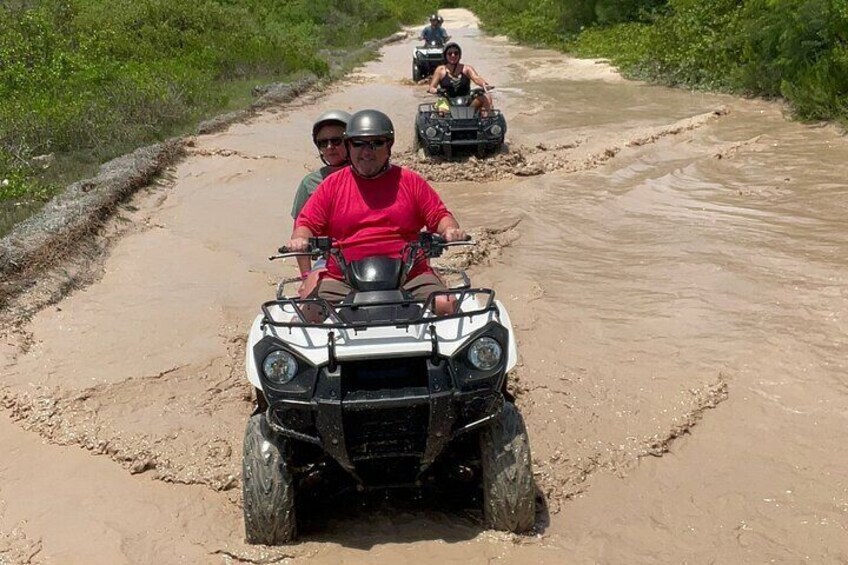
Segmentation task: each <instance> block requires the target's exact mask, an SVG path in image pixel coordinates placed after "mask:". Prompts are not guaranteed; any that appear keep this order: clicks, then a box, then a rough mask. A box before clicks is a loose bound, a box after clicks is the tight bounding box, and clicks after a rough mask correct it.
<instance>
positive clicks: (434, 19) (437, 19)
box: [430, 14, 442, 23]
mask: <svg viewBox="0 0 848 565" xmlns="http://www.w3.org/2000/svg"><path fill="white" fill-rule="evenodd" d="M441 21H442V17H441V16H440V15H439V14H431V15H430V23H432V22H439V23H441Z"/></svg>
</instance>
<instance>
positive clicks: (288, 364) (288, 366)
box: [262, 349, 297, 385]
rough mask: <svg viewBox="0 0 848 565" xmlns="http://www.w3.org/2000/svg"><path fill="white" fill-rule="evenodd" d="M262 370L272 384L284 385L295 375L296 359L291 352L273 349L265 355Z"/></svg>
mask: <svg viewBox="0 0 848 565" xmlns="http://www.w3.org/2000/svg"><path fill="white" fill-rule="evenodd" d="M262 372H263V373H265V377H267V378H268V380H270V381H271V382H273V383H274V384H281V385H284V384H286V383H287V382H289V381H291V380H292V379H293V378H294V377H295V375H297V360H296V359H295V358H294V355H292V354H291V353H288V352H286V351H283V350H281V349H275V350H273V351H271V352H270V353H268V355H266V356H265V360H264V361H263V362H262Z"/></svg>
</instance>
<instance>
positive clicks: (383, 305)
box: [262, 288, 497, 330]
mask: <svg viewBox="0 0 848 565" xmlns="http://www.w3.org/2000/svg"><path fill="white" fill-rule="evenodd" d="M440 296H445V297H454V298H456V301H457V304H458V305H460V306H461V305H462V304H464V303H465V301H466V299H467V298H472V299H476V297H477V296H485V298H486V300H485V303H484V304H483V305H482V306H479V307H478V308H476V309H473V310H466V311H457V312H455V313H453V314H445V315H443V316H437V315H436V314H434V311H435V301H436V299H437V298H438V297H440ZM274 307H276V309H277V311H278V312H282V313H283V314H284V315H285V317H286V320H281V319H278V318H279V314H278V315H277V316H278V318H275V317H274V314H273V313H272V310H271V309H272V308H274ZM490 312H497V306H496V305H495V291H494V290H492V289H490V288H463V289H459V290H440V291H436V292H434V293H433V294H431V295H430V296H429V297H428V298H427V300H423V301H422V300H414V299H410V300H386V301H382V302H371V303H368V304H335V305H334V304H330V302H328V301H327V300H325V299H323V298H281V299H277V300H270V301H268V302H265V303H263V304H262V314H263V316H264V318H263V320H262V323H263V324H267V325H270V326H274V327H276V328H304V327H306V328H322V329H335V328H337V329H354V330H366V329H368V328H375V327H387V326H394V327H399V328H403V327H408V326H413V325H418V324H428V323H432V322H436V321H440V320H450V319H455V318H471V317H473V316H480V315H485V314H489V313H490ZM293 317H294V318H295V319H292V318H293Z"/></svg>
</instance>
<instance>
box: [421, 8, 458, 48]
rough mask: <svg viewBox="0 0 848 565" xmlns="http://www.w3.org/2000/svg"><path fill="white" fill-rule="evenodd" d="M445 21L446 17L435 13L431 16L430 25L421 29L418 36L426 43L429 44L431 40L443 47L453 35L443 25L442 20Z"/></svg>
mask: <svg viewBox="0 0 848 565" xmlns="http://www.w3.org/2000/svg"><path fill="white" fill-rule="evenodd" d="M444 21H445V20H444V18H443V17H442V16H440V15H439V14H433V15H432V16H430V25H428V26H427V27H425V28H424V29H423V30H421V35H420V36H418V37H419V39H422V40H423V41H424V43H425V45H429V44H430V42H433V43H434V44H435V45H437V46H438V47H441V46H442V45H444V44H445V43H447V42H448V41H450V38H451V36H450V35H448V32H447V31H445V28H443V27H442V22H444Z"/></svg>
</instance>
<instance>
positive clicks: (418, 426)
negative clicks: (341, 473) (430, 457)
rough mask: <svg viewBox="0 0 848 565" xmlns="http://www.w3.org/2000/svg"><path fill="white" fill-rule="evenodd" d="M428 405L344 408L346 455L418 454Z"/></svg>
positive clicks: (423, 441) (422, 445) (353, 457)
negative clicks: (348, 409)
mask: <svg viewBox="0 0 848 565" xmlns="http://www.w3.org/2000/svg"><path fill="white" fill-rule="evenodd" d="M429 414H430V411H429V406H428V405H418V406H413V407H402V408H382V409H375V410H361V411H360V410H351V411H345V414H344V428H345V441H346V442H347V450H348V455H349V456H350V458H351V460H353V461H354V462H356V461H361V460H365V459H386V458H394V457H421V455H422V454H423V453H424V448H425V447H426V443H427V424H428V421H429Z"/></svg>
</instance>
